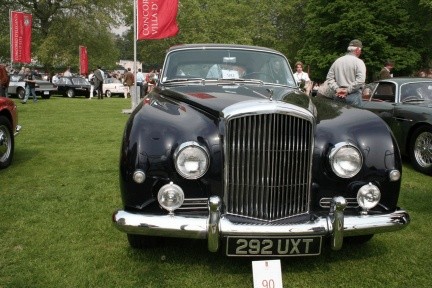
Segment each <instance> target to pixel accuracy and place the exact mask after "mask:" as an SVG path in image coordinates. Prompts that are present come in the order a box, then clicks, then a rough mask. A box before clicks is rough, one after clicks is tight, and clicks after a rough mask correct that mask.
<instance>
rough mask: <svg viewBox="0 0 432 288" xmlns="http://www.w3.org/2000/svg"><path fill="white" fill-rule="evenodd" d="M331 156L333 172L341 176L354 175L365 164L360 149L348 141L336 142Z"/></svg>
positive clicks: (348, 176) (349, 176)
mask: <svg viewBox="0 0 432 288" xmlns="http://www.w3.org/2000/svg"><path fill="white" fill-rule="evenodd" d="M329 158H330V159H329V160H330V166H331V168H332V170H333V172H334V173H335V174H336V175H337V176H339V177H341V178H351V177H354V176H355V175H357V173H358V172H360V169H361V167H362V165H363V157H362V154H361V153H360V150H359V149H358V148H357V147H355V146H354V145H352V144H350V143H348V142H340V143H338V144H336V145H335V147H334V148H333V149H332V150H331V151H330V157H329Z"/></svg>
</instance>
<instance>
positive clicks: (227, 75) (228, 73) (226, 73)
mask: <svg viewBox="0 0 432 288" xmlns="http://www.w3.org/2000/svg"><path fill="white" fill-rule="evenodd" d="M222 78H223V79H237V78H240V77H239V72H238V71H236V70H225V69H222Z"/></svg>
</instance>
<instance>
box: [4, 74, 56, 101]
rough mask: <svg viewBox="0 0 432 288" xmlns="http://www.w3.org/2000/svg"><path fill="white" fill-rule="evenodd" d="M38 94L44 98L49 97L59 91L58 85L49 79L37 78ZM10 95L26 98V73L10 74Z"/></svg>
mask: <svg viewBox="0 0 432 288" xmlns="http://www.w3.org/2000/svg"><path fill="white" fill-rule="evenodd" d="M35 80H36V95H38V96H41V97H42V98H43V99H49V98H50V97H51V95H53V94H55V93H56V92H57V87H56V86H55V85H54V84H52V83H51V82H49V81H46V80H42V79H40V78H36V79H35ZM7 93H8V95H10V96H13V97H18V98H19V99H24V95H25V82H24V75H22V74H13V75H10V82H9V88H8V91H7Z"/></svg>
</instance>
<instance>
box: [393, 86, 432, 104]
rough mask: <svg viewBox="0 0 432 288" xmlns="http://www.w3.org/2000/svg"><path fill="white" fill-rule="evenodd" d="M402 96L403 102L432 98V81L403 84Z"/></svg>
mask: <svg viewBox="0 0 432 288" xmlns="http://www.w3.org/2000/svg"><path fill="white" fill-rule="evenodd" d="M400 97H401V102H409V101H415V100H432V81H431V82H413V83H407V84H403V85H402V86H401V92H400Z"/></svg>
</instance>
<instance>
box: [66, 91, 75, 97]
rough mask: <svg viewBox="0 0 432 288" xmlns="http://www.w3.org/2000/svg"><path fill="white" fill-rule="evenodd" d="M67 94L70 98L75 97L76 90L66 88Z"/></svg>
mask: <svg viewBox="0 0 432 288" xmlns="http://www.w3.org/2000/svg"><path fill="white" fill-rule="evenodd" d="M66 96H67V97H69V98H74V97H75V91H74V90H73V89H68V90H66Z"/></svg>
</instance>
